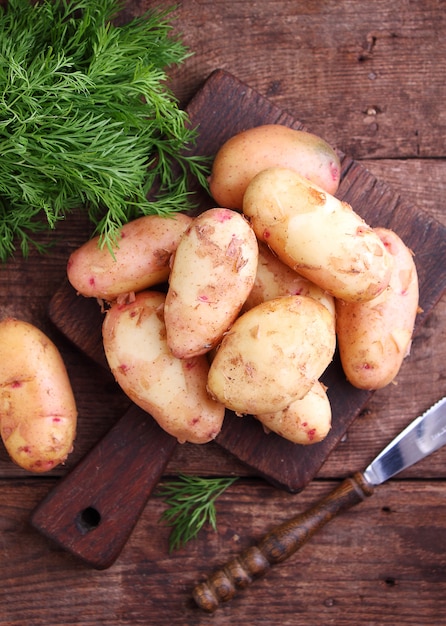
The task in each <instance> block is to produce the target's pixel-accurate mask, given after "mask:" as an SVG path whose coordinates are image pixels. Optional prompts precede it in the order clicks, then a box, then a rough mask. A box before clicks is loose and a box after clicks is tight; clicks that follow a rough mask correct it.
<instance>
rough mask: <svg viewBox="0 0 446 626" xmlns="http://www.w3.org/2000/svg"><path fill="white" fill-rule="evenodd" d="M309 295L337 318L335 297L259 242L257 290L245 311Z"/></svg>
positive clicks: (252, 290) (247, 301)
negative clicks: (282, 299) (258, 305)
mask: <svg viewBox="0 0 446 626" xmlns="http://www.w3.org/2000/svg"><path fill="white" fill-rule="evenodd" d="M291 295H295V296H297V295H300V296H309V297H310V298H314V299H315V300H318V301H319V302H320V303H321V304H323V305H324V306H325V307H326V309H327V310H328V311H329V312H330V313H331V314H332V315H333V323H334V317H335V303H334V298H333V296H331V295H330V294H328V293H327V292H326V291H324V290H323V289H321V288H320V287H318V286H317V285H315V284H314V283H312V282H311V281H310V280H308V279H307V278H304V277H303V276H301V275H300V274H298V273H297V272H295V271H294V270H292V269H291V267H289V266H288V265H285V263H283V262H282V261H281V260H280V259H279V258H278V257H277V256H276V254H274V253H273V252H272V251H271V250H270V249H269V248H268V246H267V245H265V244H264V243H262V242H259V260H258V264H257V273H256V278H255V281H254V285H253V288H252V289H251V292H250V294H249V296H248V297H247V299H246V301H245V304H244V305H243V308H242V310H243V311H248V310H249V309H252V307H253V306H256V305H257V304H260V303H261V302H266V301H267V300H272V299H273V298H278V297H280V296H291Z"/></svg>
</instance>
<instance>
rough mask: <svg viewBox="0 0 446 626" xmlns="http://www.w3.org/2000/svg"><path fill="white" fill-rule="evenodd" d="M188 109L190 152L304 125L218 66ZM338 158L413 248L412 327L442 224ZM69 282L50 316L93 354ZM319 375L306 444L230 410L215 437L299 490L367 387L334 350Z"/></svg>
mask: <svg viewBox="0 0 446 626" xmlns="http://www.w3.org/2000/svg"><path fill="white" fill-rule="evenodd" d="M187 110H188V113H189V116H190V119H191V122H192V124H193V125H196V126H197V127H198V129H199V137H198V142H197V146H196V148H195V149H194V152H195V153H197V154H205V155H209V156H212V155H214V154H215V153H216V151H217V150H218V148H219V147H220V146H221V145H222V143H223V142H224V141H226V140H227V139H228V138H229V137H231V136H232V135H234V134H235V133H237V132H239V131H241V130H244V129H246V128H249V127H254V126H258V125H260V124H264V123H278V124H284V125H287V126H290V127H293V128H304V126H303V125H302V124H301V123H300V122H299V121H298V120H295V119H293V118H292V117H291V116H290V115H288V114H287V113H285V112H283V111H282V110H281V109H279V108H278V107H276V106H275V105H273V104H271V103H270V102H269V101H268V99H266V98H265V97H263V96H261V95H260V94H258V93H257V92H256V91H254V90H253V89H251V88H250V87H249V86H247V85H245V84H244V83H242V82H240V81H239V80H238V79H237V78H235V77H234V76H233V75H231V74H229V73H227V72H225V71H222V70H216V71H215V72H213V73H212V74H211V75H210V77H209V78H208V79H207V81H206V82H205V83H204V85H203V86H202V88H201V89H200V91H199V92H198V93H197V95H196V96H195V97H194V98H193V100H192V101H191V102H190V104H189V106H188V107H187ZM341 158H342V177H341V184H340V187H339V190H338V193H337V195H338V196H339V197H340V198H342V199H344V200H346V201H348V202H350V203H351V204H352V206H353V208H354V209H355V211H357V212H358V213H359V214H360V215H361V216H362V217H364V219H365V220H366V221H367V222H368V223H369V224H370V225H372V226H385V227H388V228H392V229H393V230H395V232H397V233H398V234H399V235H400V236H401V237H402V238H403V240H404V241H405V242H406V244H407V245H408V246H409V247H410V248H411V249H412V250H413V251H414V253H415V260H416V264H417V269H418V273H419V282H420V307H421V308H422V312H421V313H420V314H419V315H418V317H417V321H416V331H418V330H419V328H420V327H421V325H422V324H423V323H424V321H425V319H426V317H427V316H428V315H429V313H430V312H431V311H432V308H433V307H434V306H435V304H436V302H437V301H438V300H439V298H440V297H441V295H442V294H443V292H444V291H445V289H446V271H445V263H446V228H444V227H443V226H442V225H441V224H440V223H439V222H437V221H436V220H434V219H433V218H431V217H429V216H428V215H427V214H426V213H425V212H424V211H422V210H420V209H419V208H418V207H416V206H414V205H412V204H410V203H409V202H407V201H406V200H404V199H403V198H402V197H400V196H399V195H397V194H396V193H395V192H394V191H393V190H392V189H391V188H389V187H388V186H387V185H386V184H384V183H382V182H380V181H379V180H377V179H376V178H375V177H374V176H373V175H372V174H371V173H370V172H368V171H367V170H366V169H365V168H364V167H363V166H362V165H361V164H360V163H359V162H357V161H354V160H352V159H349V158H348V157H346V156H345V155H341ZM196 194H197V200H198V204H199V209H198V211H201V210H204V209H206V208H209V207H211V206H213V200H212V198H210V197H208V196H207V195H206V194H205V193H203V191H202V190H199V189H198V188H196ZM70 289H71V288H70V286H69V285H68V284H65V285H63V286H62V287H61V292H60V293H58V294H56V295H55V297H54V299H53V302H52V304H51V307H50V314H51V318H52V320H53V322H54V323H55V324H56V325H57V326H58V327H59V328H60V329H61V330H62V332H63V333H64V334H65V335H67V336H68V337H69V338H70V339H71V340H72V341H73V343H74V344H76V345H77V346H78V347H79V348H80V349H82V350H84V351H86V352H87V353H90V354H93V356H94V355H96V357H95V358H98V355H100V351H101V346H100V333H99V331H97V332H93V325H92V321H91V318H90V316H93V317H94V318H97V319H98V320H100V314H99V312H98V310H97V309H98V307H97V305H96V303H93V302H92V301H90V300H86V299H84V298H77V299H76V296H74V299H75V300H76V303H73V294H70ZM93 308H95V310H94V311H93ZM84 309H85V312H86V313H85V317H84V318H83V313H82V310H84ZM87 311H89V312H88V313H87ZM83 321H84V324H83ZM323 381H324V383H325V384H326V385H327V386H328V395H329V398H330V401H331V405H332V411H333V420H332V429H331V432H330V433H329V435H328V436H327V437H326V439H325V440H324V441H322V442H320V443H318V444H314V445H312V446H301V445H295V444H292V443H290V442H288V441H286V440H284V439H283V438H281V437H279V436H277V435H275V434H268V435H266V434H265V433H264V431H263V428H262V426H261V424H260V423H259V422H258V421H256V420H255V419H254V418H252V417H250V416H246V417H244V418H240V417H236V416H235V415H234V414H233V413H232V412H230V411H228V412H227V415H226V418H225V423H224V425H223V428H222V431H221V433H220V434H219V435H218V437H217V442H218V444H219V445H221V446H222V447H223V448H225V449H226V450H227V451H228V452H230V453H232V454H234V455H235V456H236V457H237V458H238V459H239V460H241V461H243V462H244V463H246V464H247V465H249V466H250V467H251V468H252V469H253V470H255V471H256V472H257V473H258V474H259V475H261V476H263V477H264V478H266V479H267V480H269V481H270V482H271V483H272V484H274V485H276V486H278V487H281V488H284V489H286V490H288V491H291V492H298V491H300V490H301V489H303V488H304V487H305V485H307V484H308V482H309V481H310V480H311V479H312V478H313V477H314V476H315V475H316V474H317V472H318V470H319V469H320V467H321V466H322V464H323V463H324V461H325V459H326V458H327V457H328V455H329V454H330V452H331V451H332V450H333V449H334V447H335V446H336V445H337V443H338V442H339V441H340V439H341V438H342V436H343V435H344V433H345V432H346V430H347V429H348V427H349V426H350V424H351V423H352V422H353V420H354V419H355V418H356V417H357V415H358V414H359V412H360V411H361V409H362V408H363V407H364V405H365V404H366V403H367V401H368V400H369V399H370V397H371V395H372V393H373V392H369V391H363V390H359V389H355V388H354V387H352V385H350V384H349V383H348V382H347V381H346V379H345V376H344V374H343V371H342V368H341V366H340V363H339V360H338V358H337V356H336V357H335V359H334V361H333V363H332V364H331V365H330V367H329V368H328V370H327V371H326V373H325V374H324V377H323Z"/></svg>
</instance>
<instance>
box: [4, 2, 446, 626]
mask: <svg viewBox="0 0 446 626" xmlns="http://www.w3.org/2000/svg"><path fill="white" fill-rule="evenodd" d="M151 4H152V3H151V2H148V1H146V2H142V1H140V2H138V1H137V0H134V1H132V0H130V1H128V2H127V6H126V9H125V12H124V14H123V15H124V17H125V18H130V17H132V16H134V15H138V14H141V13H142V12H143V10H144V9H145V8H148V7H149V6H150V5H151ZM153 4H159V3H153ZM161 4H166V5H170V3H167V2H166V3H164V2H162V3H161ZM445 9H446V4H445V2H443V1H442V0H420V1H419V2H409V1H408V0H396V1H395V2H388V0H375V1H374V2H365V1H356V2H355V1H353V0H327V1H324V2H321V1H314V2H313V1H310V0H308V1H306V2H305V1H301V2H290V1H288V2H287V1H285V0H283V1H280V0H277V1H276V0H275V1H273V2H268V1H267V0H258V1H257V2H231V1H229V0H212V1H211V0H199V1H198V0H184V1H183V2H181V3H179V7H178V9H177V12H176V13H177V21H176V22H175V29H177V30H178V31H181V32H182V33H183V38H184V41H185V43H186V44H187V45H188V46H189V47H190V49H191V50H192V51H193V52H194V56H192V57H191V58H189V59H188V60H187V61H186V63H185V64H184V65H183V66H181V68H179V69H175V70H173V71H172V73H171V76H172V87H173V89H174V92H175V93H176V95H177V96H178V98H179V99H180V101H181V103H183V104H186V103H187V101H188V100H189V99H190V98H191V97H192V96H193V95H194V93H195V92H196V91H197V89H198V88H199V87H200V86H201V84H202V83H203V81H204V80H205V79H206V78H207V76H208V75H209V74H210V73H211V72H212V71H213V70H214V69H216V68H222V69H225V70H227V71H229V72H231V73H233V74H234V75H235V76H237V77H238V78H239V79H241V80H243V81H245V82H246V83H248V84H249V85H250V86H252V87H253V88H255V89H256V90H258V91H259V92H260V93H261V94H263V95H264V96H266V97H268V98H269V99H270V100H271V101H272V102H274V103H275V104H276V105H278V106H280V107H281V108H282V109H284V110H285V111H287V112H288V113H290V114H291V115H293V116H295V117H296V118H297V119H299V120H301V121H303V122H304V123H305V125H306V126H307V127H308V128H310V129H311V130H313V131H314V132H316V133H318V134H320V135H321V136H322V137H324V138H325V139H327V140H328V141H329V142H330V143H332V144H333V145H334V146H336V147H337V148H339V149H340V150H342V151H343V152H344V153H346V154H348V155H349V156H351V157H353V158H354V159H358V160H361V161H362V162H363V164H364V165H365V166H366V167H367V168H368V169H369V170H370V171H371V172H372V173H373V174H375V175H376V176H378V177H379V178H380V179H382V180H383V181H385V182H386V183H388V184H390V185H391V186H392V187H393V188H394V189H395V190H396V191H397V192H398V193H400V194H401V195H402V196H404V197H407V198H408V199H410V200H411V201H412V202H414V203H415V204H416V205H418V206H419V207H420V208H421V209H423V210H424V211H426V212H427V213H429V214H430V215H431V216H433V217H435V218H436V219H437V220H439V221H440V222H442V223H443V224H446V201H445V195H446V146H445V136H446V109H445V105H444V103H445V101H446V83H445V80H444V77H445V70H446V67H445V60H444V59H445V58H446V44H445V41H446V11H445ZM87 234H88V224H87V222H86V220H85V218H84V217H83V216H82V215H81V214H73V215H72V216H70V218H69V219H67V221H66V222H65V223H64V224H63V225H62V226H61V227H59V228H58V229H57V231H56V233H55V234H54V236H53V239H54V247H53V249H52V252H51V254H50V255H49V256H47V257H40V256H38V255H37V254H34V253H31V256H30V258H29V259H28V260H21V259H19V258H17V259H14V260H11V261H10V262H9V263H8V264H7V265H5V266H4V267H1V268H0V293H1V296H2V297H1V300H0V316H4V315H15V316H17V317H20V318H22V319H26V320H28V321H31V322H33V323H35V324H36V325H38V326H39V327H41V328H42V329H43V330H44V331H46V332H47V333H48V334H49V335H50V336H51V337H52V338H53V339H54V340H55V341H56V343H57V345H58V346H59V348H60V349H61V352H62V353H63V356H64V358H65V360H66V363H67V367H68V370H69V373H70V376H71V379H72V383H73V388H74V391H75V394H76V398H77V402H78V407H79V429H78V437H77V442H76V447H75V451H74V452H73V454H72V455H71V457H70V458H69V461H68V463H67V465H66V466H65V467H63V468H58V469H56V470H54V472H53V473H50V474H47V475H41V476H35V475H34V476H31V475H29V474H27V473H26V472H24V471H22V470H20V469H19V468H17V467H15V466H14V465H13V464H12V463H11V462H10V461H9V459H8V458H7V455H6V452H5V451H4V449H3V447H2V448H1V449H0V562H1V564H2V565H1V566H2V584H1V585H0V624H2V625H5V626H6V625H8V626H10V625H11V626H12V625H19V624H20V626H38V625H43V624H45V625H46V626H48V625H51V626H53V625H54V626H55V625H59V624H60V625H61V624H76V625H78V626H80V625H91V626H93V625H96V624H107V625H108V626H114V625H118V624H119V625H124V624H126V625H129V626H130V625H131V626H135V625H137V624H141V625H142V624H144V625H148V624H150V625H151V626H155V625H160V626H161V625H162V626H165V625H167V624H170V625H174V624H178V625H181V626H184V625H185V624H190V625H192V624H214V625H217V624H218V625H220V624H230V623H231V624H241V623H245V624H250V625H252V626H254V625H255V626H257V625H259V624H268V626H270V625H273V624H274V625H276V624H277V625H279V624H292V625H293V626H300V625H305V626H325V625H328V624H335V625H336V626H358V624H362V625H367V626H377V625H389V626H390V625H391V626H395V625H399V624H405V625H409V624H410V625H414V626H427V625H432V626H439V625H440V624H444V623H446V618H445V615H446V470H445V464H446V451H445V450H440V451H438V452H437V453H435V454H434V455H433V456H432V457H430V458H429V459H426V460H425V461H423V462H421V463H420V464H418V465H417V466H415V467H413V468H412V469H410V470H408V471H406V472H405V473H403V474H401V475H400V476H399V477H398V478H397V479H393V480H391V481H390V482H388V483H387V484H385V485H383V486H382V487H381V488H379V489H378V490H377V491H376V493H375V495H374V496H373V497H372V498H369V499H368V500H367V501H366V502H364V503H362V504H361V505H360V506H358V507H355V508H354V509H352V510H351V511H349V512H346V513H344V514H343V515H341V516H340V517H339V518H337V519H335V520H334V521H333V522H331V523H330V524H329V525H328V526H326V527H325V528H324V529H323V530H322V531H321V532H320V533H319V534H318V535H317V536H316V537H314V538H313V540H312V541H311V542H310V543H308V544H307V545H306V546H305V547H303V548H302V549H301V550H300V551H299V552H298V553H297V554H296V555H294V557H292V558H291V559H290V560H289V561H286V562H285V563H283V564H281V565H278V566H275V567H274V568H273V569H272V570H271V571H270V572H269V573H268V575H267V576H266V577H265V578H263V579H261V580H259V581H256V582H255V583H254V584H253V585H252V587H250V588H249V589H248V590H247V591H245V592H243V593H240V594H239V595H238V596H236V597H235V598H234V599H233V600H232V601H231V602H229V603H228V604H226V605H224V606H223V607H221V608H220V609H219V610H218V611H217V612H216V613H215V614H213V615H211V616H209V615H208V614H206V613H204V612H202V611H200V610H199V609H198V608H197V607H196V606H195V605H194V603H193V601H192V600H191V590H192V588H193V586H194V585H195V583H196V582H198V581H199V580H202V579H203V578H204V576H205V575H206V574H208V573H210V572H211V571H212V570H213V569H214V568H215V567H216V566H218V565H221V564H223V563H224V562H225V561H226V559H228V558H229V557H231V556H232V555H234V554H235V553H238V552H239V551H240V550H241V549H243V548H245V547H247V546H249V545H251V544H253V543H255V542H256V541H257V540H259V539H260V538H261V536H262V535H263V534H264V533H265V532H266V531H267V530H268V529H269V528H271V527H272V526H273V525H274V524H276V523H277V522H281V521H284V520H286V519H288V518H289V517H290V516H291V515H293V514H294V513H297V512H299V511H301V510H304V509H305V508H306V507H307V506H309V505H311V504H312V503H314V502H315V501H316V500H317V499H318V498H319V497H320V496H322V495H323V494H325V493H328V491H330V490H331V489H332V488H333V487H334V486H335V485H336V484H337V483H338V482H339V481H340V480H341V479H342V478H343V477H344V476H346V475H347V474H350V473H351V472H354V471H356V470H360V469H362V468H363V467H364V466H365V465H366V464H367V463H368V462H369V461H370V460H371V459H372V458H373V456H374V455H375V453H376V452H378V451H379V450H380V449H381V448H382V447H383V446H384V445H385V444H386V443H387V442H388V441H389V440H390V439H391V438H392V437H393V435H395V434H396V433H397V432H398V431H399V430H400V429H401V428H402V427H403V426H405V425H406V424H407V423H408V422H409V421H410V420H411V419H412V418H414V417H415V416H416V415H417V414H419V413H421V412H422V411H424V410H425V409H426V408H427V407H428V406H429V405H430V404H432V403H433V402H434V401H436V400H437V399H439V398H440V397H441V396H443V395H444V394H445V392H446V367H445V362H446V299H445V297H443V298H442V299H441V300H440V302H439V303H438V304H437V306H436V307H435V309H434V311H433V313H432V314H431V316H430V317H429V318H428V320H427V322H426V324H425V325H424V327H423V329H422V331H421V333H420V334H419V335H418V336H417V338H416V339H415V341H414V342H413V346H412V351H411V355H410V357H409V358H407V359H406V361H405V363H404V365H403V367H402V370H401V372H400V374H399V376H398V378H397V380H396V381H395V384H394V385H390V386H389V387H387V388H386V389H384V390H381V391H379V392H376V393H375V394H374V396H373V398H372V400H371V401H370V402H369V403H368V405H367V407H366V409H365V410H364V411H363V412H362V413H361V415H360V416H359V418H358V419H357V420H356V421H355V422H354V424H353V425H352V426H351V428H350V429H349V430H348V433H347V435H346V436H345V438H344V439H343V440H342V442H341V443H340V444H339V445H338V447H337V448H336V450H335V451H334V452H333V453H332V454H331V455H330V457H329V458H328V460H327V461H326V463H325V464H324V465H323V467H322V468H321V470H320V472H319V473H318V475H317V477H316V479H315V480H314V481H313V482H312V483H311V484H310V485H309V486H308V487H307V488H306V489H305V490H304V491H302V492H301V493H299V494H294V495H293V494H290V493H287V492H285V491H283V490H279V489H276V488H274V487H272V486H271V485H270V484H269V483H267V482H266V481H265V480H263V479H261V478H258V477H256V476H254V475H253V474H252V472H250V470H249V469H248V468H247V467H246V466H245V465H243V464H242V463H240V462H238V461H236V460H235V459H234V458H233V457H232V456H231V455H230V454H228V453H226V452H224V451H223V450H222V449H221V448H219V447H218V446H217V445H214V444H209V445H206V446H201V447H199V446H193V445H188V444H185V445H182V446H178V447H177V449H176V451H175V453H174V455H173V458H172V460H171V461H170V462H169V464H168V466H167V469H166V472H165V477H164V478H163V480H167V479H168V478H169V477H171V476H175V475H177V474H178V473H179V472H186V473H189V474H199V475H203V476H212V475H235V476H239V477H240V479H239V480H238V481H237V482H236V483H235V484H234V485H233V486H232V487H231V488H230V489H229V490H228V491H227V492H225V494H224V495H223V496H222V497H221V498H220V499H219V500H218V502H217V511H218V513H217V514H218V532H217V533H214V532H213V531H212V530H211V529H209V528H206V529H205V530H204V531H203V532H201V533H200V535H199V537H198V538H197V540H195V541H193V542H191V543H189V544H188V545H187V546H186V547H185V548H183V549H181V550H179V551H177V552H174V553H173V554H169V553H168V548H167V542H168V534H169V530H168V529H167V528H166V527H165V526H163V525H161V524H159V522H158V520H159V516H160V515H161V513H162V511H163V510H164V505H163V503H162V501H161V500H160V499H157V498H154V497H152V498H151V499H150V500H149V502H148V504H147V506H146V508H145V510H144V513H143V515H142V517H141V518H140V520H139V522H138V524H137V527H136V529H135V530H134V532H133V534H132V536H131V538H130V540H129V542H128V543H127V545H126V546H125V548H124V550H123V552H122V553H121V555H120V557H119V559H118V560H117V561H116V562H115V564H114V565H112V566H111V567H110V568H109V569H106V570H103V571H98V570H95V569H91V568H88V567H87V566H85V565H84V564H83V563H82V562H80V561H79V560H77V559H76V558H75V557H74V556H72V555H70V554H68V553H66V552H64V551H62V550H60V549H58V548H56V547H55V546H54V545H53V544H51V542H49V541H48V540H47V539H45V538H44V537H43V536H42V535H40V534H39V533H38V532H36V531H35V530H34V529H33V528H32V527H31V526H30V524H29V518H30V514H31V512H32V510H33V509H34V507H35V506H36V505H37V504H38V503H39V502H40V501H41V500H42V498H43V497H44V496H46V494H48V493H49V491H50V490H51V489H52V488H53V487H54V486H55V485H56V484H57V482H58V481H59V480H60V477H61V476H63V475H64V474H65V473H66V472H68V471H69V470H70V469H71V468H72V467H73V466H74V465H75V463H76V462H77V461H78V460H79V459H81V458H82V457H83V456H84V455H85V454H86V453H87V452H88V451H89V450H90V449H91V447H92V446H93V445H94V444H95V443H96V441H97V440H98V439H99V438H100V437H101V436H102V435H103V434H104V433H105V432H107V430H108V429H109V428H110V427H111V425H112V424H113V423H114V422H115V421H116V420H117V419H118V417H119V416H120V415H121V413H122V411H123V408H124V407H125V406H126V400H125V399H124V398H123V396H122V394H121V393H120V392H119V390H117V388H116V385H115V384H114V381H113V380H112V378H111V376H110V375H109V374H108V373H107V372H104V371H102V370H100V369H99V368H98V367H97V366H96V365H95V364H94V363H92V362H91V361H89V360H88V358H86V357H85V356H83V355H82V354H81V353H80V352H79V351H77V350H76V349H75V348H73V346H72V345H70V344H69V342H67V341H66V340H65V339H64V337H62V336H61V334H60V333H59V332H58V331H57V330H56V329H55V328H54V327H53V326H52V324H51V322H50V321H49V319H48V315H47V307H48V302H49V300H50V298H51V296H52V294H53V293H54V291H55V290H56V289H57V287H58V286H59V284H60V282H61V281H62V279H63V278H64V275H65V265H66V261H67V257H68V255H69V253H70V252H71V251H72V250H74V249H75V248H76V247H77V246H78V245H80V244H81V243H83V241H84V240H85V238H86V237H87Z"/></svg>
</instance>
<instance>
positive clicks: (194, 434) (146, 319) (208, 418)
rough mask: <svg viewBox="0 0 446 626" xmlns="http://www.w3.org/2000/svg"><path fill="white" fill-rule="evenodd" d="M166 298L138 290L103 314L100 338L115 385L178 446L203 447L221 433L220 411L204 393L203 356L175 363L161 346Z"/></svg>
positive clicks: (205, 365) (164, 345)
mask: <svg viewBox="0 0 446 626" xmlns="http://www.w3.org/2000/svg"><path fill="white" fill-rule="evenodd" d="M164 302H165V294H163V293H161V292H157V291H150V290H147V291H141V292H138V293H137V294H136V295H135V300H134V301H132V302H129V303H126V304H119V303H117V302H115V303H114V304H113V305H112V306H111V307H110V308H109V310H108V311H107V313H106V315H105V319H104V322H103V328H102V336H103V343H104V349H105V354H106V357H107V360H108V364H109V366H110V369H111V371H112V373H113V375H114V376H115V379H116V381H117V383H118V384H119V385H120V387H121V388H122V390H123V391H124V392H125V393H126V394H127V396H128V397H129V398H130V399H131V400H133V402H134V403H135V404H137V405H138V406H139V407H141V408H142V409H143V410H145V411H147V412H148V413H150V415H152V417H153V418H154V419H155V420H156V421H157V422H158V424H159V425H160V427H161V428H163V429H164V430H165V431H166V432H168V433H169V434H170V435H172V436H173V437H175V438H176V439H178V441H179V442H180V443H184V442H186V441H188V442H191V443H197V444H203V443H207V442H208V441H211V440H212V439H214V438H215V437H216V436H217V435H218V433H219V432H220V429H221V426H222V423H223V418H224V411H225V410H224V407H223V406H222V405H221V404H219V403H218V402H216V401H215V400H212V399H211V398H210V397H209V396H208V394H207V391H206V381H207V375H208V371H209V364H208V361H207V359H206V357H205V356H199V357H193V358H190V359H177V358H176V357H175V356H173V355H172V353H171V352H170V350H169V347H168V345H167V342H166V327H165V324H164V315H163V309H164Z"/></svg>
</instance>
